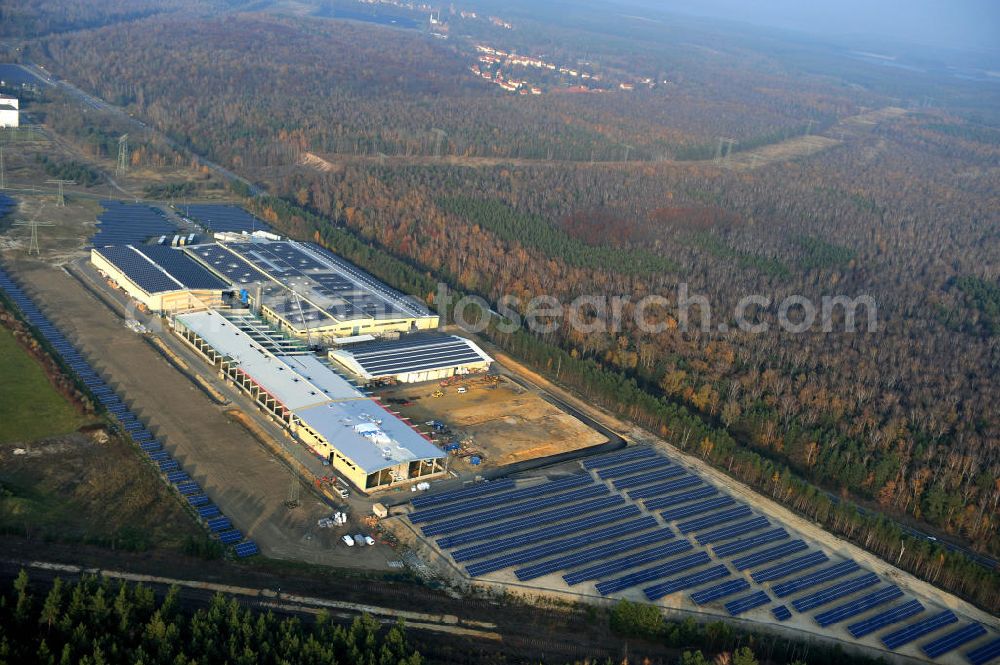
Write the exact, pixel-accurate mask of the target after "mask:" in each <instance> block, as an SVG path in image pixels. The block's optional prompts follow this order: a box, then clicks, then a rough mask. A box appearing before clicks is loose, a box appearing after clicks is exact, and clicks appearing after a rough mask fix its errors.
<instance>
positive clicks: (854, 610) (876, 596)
mask: <svg viewBox="0 0 1000 665" xmlns="http://www.w3.org/2000/svg"><path fill="white" fill-rule="evenodd" d="M902 597H903V592H902V590H901V589H900V588H899V587H898V586H896V585H892V586H888V587H883V588H881V589H878V590H876V591H873V592H871V593H868V594H865V595H864V596H861V597H860V598H855V599H854V600H852V601H849V602H847V603H843V604H842V605H838V606H837V607H834V608H832V609H829V610H826V611H825V612H820V613H819V614H817V615H816V617H815V619H816V623H818V624H819V625H820V626H822V627H824V628H825V627H826V626H830V625H832V624H835V623H840V622H841V621H845V620H847V619H850V618H851V617H853V616H857V615H858V614H861V613H862V612H866V611H868V610H870V609H872V608H874V607H878V606H879V605H884V604H885V603H888V602H890V601H893V600H896V599H897V598H902Z"/></svg>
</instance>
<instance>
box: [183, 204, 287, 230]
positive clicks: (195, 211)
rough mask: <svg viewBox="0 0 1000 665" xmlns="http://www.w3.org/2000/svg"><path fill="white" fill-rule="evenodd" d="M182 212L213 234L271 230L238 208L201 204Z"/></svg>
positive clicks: (186, 207)
mask: <svg viewBox="0 0 1000 665" xmlns="http://www.w3.org/2000/svg"><path fill="white" fill-rule="evenodd" d="M181 212H183V213H184V214H185V215H186V216H188V217H190V218H191V219H193V220H194V221H195V222H197V223H198V225H199V226H202V227H204V228H205V229H206V230H209V231H213V232H223V231H230V232H233V233H241V232H243V231H246V232H247V233H253V232H254V231H270V230H271V227H270V226H268V225H267V224H266V223H265V222H263V221H261V220H260V219H258V218H257V217H255V216H254V215H251V214H250V213H249V212H247V211H246V210H244V209H243V208H238V207H236V206H231V205H224V204H217V203H199V204H192V205H188V206H184V208H182V209H181Z"/></svg>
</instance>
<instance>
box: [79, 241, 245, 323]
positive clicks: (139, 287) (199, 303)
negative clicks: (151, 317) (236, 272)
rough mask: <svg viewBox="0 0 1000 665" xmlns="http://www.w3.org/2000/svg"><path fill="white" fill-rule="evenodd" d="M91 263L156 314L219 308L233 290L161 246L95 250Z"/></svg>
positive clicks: (92, 253) (178, 252)
mask: <svg viewBox="0 0 1000 665" xmlns="http://www.w3.org/2000/svg"><path fill="white" fill-rule="evenodd" d="M90 261H91V263H93V264H94V266H95V267H96V268H97V269H98V270H100V271H101V272H102V273H104V275H105V276H106V277H107V278H108V279H110V280H111V281H113V282H114V283H115V284H117V285H118V287H120V288H121V289H123V290H124V291H125V292H126V293H128V295H129V296H131V297H132V298H133V299H135V300H137V301H139V302H140V303H142V304H143V305H145V306H146V307H147V308H148V309H149V310H150V311H153V312H176V311H181V310H187V309H196V308H202V307H218V306H219V305H220V304H221V302H222V292H223V291H225V290H228V289H229V288H230V287H229V284H228V283H226V282H225V281H223V280H221V279H219V278H218V277H217V276H215V275H213V274H212V273H211V272H209V271H208V270H206V269H205V268H204V267H202V266H201V265H200V264H199V263H197V262H195V261H194V260H193V259H191V258H190V257H189V256H187V255H186V254H184V253H183V252H181V251H179V250H176V249H171V248H170V247H163V246H160V245H140V246H134V245H117V246H111V247H95V248H93V249H92V250H91V251H90Z"/></svg>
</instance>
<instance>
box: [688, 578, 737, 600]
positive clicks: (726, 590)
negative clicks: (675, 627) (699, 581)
mask: <svg viewBox="0 0 1000 665" xmlns="http://www.w3.org/2000/svg"><path fill="white" fill-rule="evenodd" d="M749 588H750V583H749V582H747V581H746V580H745V579H742V578H740V579H738V580H729V581H728V582H723V583H722V584H716V585H715V586H713V587H709V588H707V589H702V590H701V591H696V592H694V593H692V594H691V600H693V601H694V602H696V603H698V604H699V605H705V604H707V603H711V602H712V601H714V600H719V599H720V598H725V597H726V596H732V595H733V594H737V593H742V592H743V591H746V590H747V589H749Z"/></svg>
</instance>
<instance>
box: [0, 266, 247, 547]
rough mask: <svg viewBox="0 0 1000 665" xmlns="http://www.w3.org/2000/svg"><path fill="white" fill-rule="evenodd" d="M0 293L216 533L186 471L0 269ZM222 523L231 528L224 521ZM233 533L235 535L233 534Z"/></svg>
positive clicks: (213, 514) (240, 543) (211, 513)
mask: <svg viewBox="0 0 1000 665" xmlns="http://www.w3.org/2000/svg"><path fill="white" fill-rule="evenodd" d="M0 291H3V292H4V293H5V294H6V295H7V297H9V298H10V300H11V301H12V302H13V304H14V305H15V307H17V309H18V310H20V312H21V314H22V315H23V316H24V319H25V321H27V322H28V324H30V325H31V326H32V327H33V328H34V329H35V330H37V331H38V333H39V334H40V335H41V337H42V338H43V339H44V340H45V342H46V343H48V345H50V346H51V348H52V350H53V351H54V352H55V354H56V355H57V356H58V357H59V358H60V359H61V360H62V362H63V363H65V365H66V367H67V368H69V370H70V371H71V372H72V373H73V374H74V375H75V376H76V377H77V379H78V380H79V381H80V382H81V383H82V384H83V385H84V386H85V387H86V388H87V390H88V391H89V392H90V394H91V395H93V396H94V398H95V399H96V401H97V402H98V403H99V404H100V405H101V406H102V407H104V409H105V410H107V412H108V414H109V415H111V416H112V417H113V418H115V419H116V420H117V421H118V424H119V427H121V429H122V430H124V431H125V432H126V433H128V435H129V436H130V437H131V438H132V440H133V441H134V442H135V443H136V445H137V446H138V447H139V449H140V450H142V451H143V453H145V454H146V456H147V457H148V458H149V460H150V462H151V463H153V464H155V465H157V467H158V468H159V470H160V471H161V473H162V474H163V475H164V480H165V481H166V482H168V483H170V484H172V485H173V486H174V487H175V489H176V490H177V491H178V492H179V493H180V494H181V495H182V496H184V497H185V498H186V499H187V502H188V504H189V505H191V506H192V507H193V508H194V509H195V510H196V511H197V513H198V515H199V517H200V518H201V519H202V520H203V522H204V523H205V526H206V528H208V529H209V530H210V531H212V532H213V533H215V532H217V531H218V529H217V528H213V524H214V525H215V526H216V527H218V526H219V525H220V524H223V523H222V522H218V521H214V520H212V519H210V518H214V519H215V520H218V518H220V517H222V516H221V513H220V511H219V509H218V508H217V507H216V506H214V505H212V506H207V504H209V499H208V497H207V496H206V495H205V493H204V492H203V490H202V489H201V487H200V486H199V485H198V484H197V483H196V482H194V481H193V480H191V477H190V476H189V475H188V474H187V473H186V472H184V471H182V470H181V469H180V464H179V463H178V462H177V460H174V459H172V458H171V457H170V455H169V453H167V452H166V451H164V450H163V444H162V443H161V442H159V441H157V440H156V438H155V436H154V435H153V433H152V432H150V431H149V430H148V429H146V427H145V425H143V424H142V423H141V421H140V420H139V417H138V416H137V415H136V414H135V413H133V412H132V410H131V409H130V408H129V407H128V406H127V405H126V404H125V402H124V401H123V400H122V398H121V397H119V396H118V395H117V394H116V393H115V391H114V390H113V389H112V388H111V387H110V386H109V385H108V384H107V383H106V382H105V381H104V379H103V378H101V376H100V375H99V374H98V373H97V372H96V371H95V370H94V368H93V367H92V366H91V364H90V362H89V361H88V360H87V359H86V358H84V357H83V355H82V354H81V353H80V352H79V351H78V350H77V349H76V347H75V346H74V345H73V344H72V342H70V341H69V340H68V339H67V338H66V336H65V335H63V334H62V332H60V331H59V329H58V328H57V327H56V326H55V325H54V324H53V323H52V322H51V321H50V320H49V319H48V317H46V316H45V315H44V314H43V313H42V312H41V310H39V309H38V307H37V306H36V305H35V304H34V302H33V301H32V300H31V298H29V297H28V295H27V294H26V293H25V292H24V290H23V289H21V287H19V286H18V285H17V284H16V283H15V282H14V280H13V279H11V277H10V275H8V274H7V273H6V272H5V271H4V270H3V269H2V268H0ZM201 505H206V507H201V508H199V507H197V506H201ZM209 508H210V509H209ZM223 519H225V518H223ZM225 524H226V525H228V526H231V525H230V524H229V520H228V519H227V520H226V521H225ZM233 531H235V530H223V531H221V533H220V539H221V538H222V537H223V536H225V534H226V533H232V532H233ZM235 533H239V532H238V531H235ZM230 537H231V536H230ZM223 542H224V543H225V542H226V541H225V540H223ZM234 542H235V543H237V544H236V546H235V548H234V552H235V553H236V555H237V556H241V557H242V556H250V555H252V554H255V553H257V552H259V550H258V548H257V545H256V543H254V542H253V541H252V540H245V541H244V540H243V534H242V533H239V538H238V539H237V540H236V541H234Z"/></svg>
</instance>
